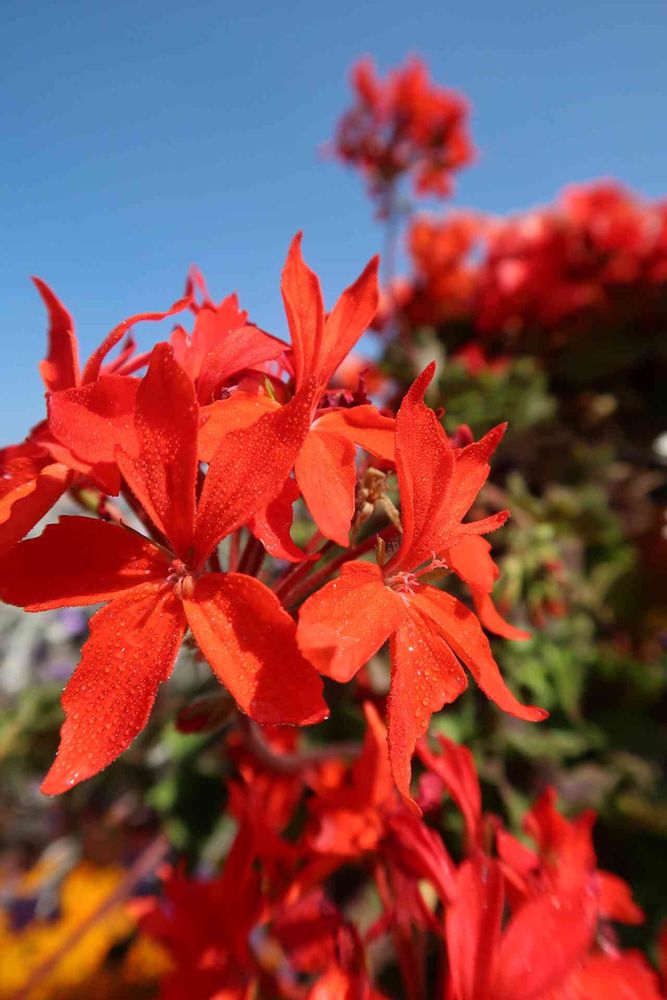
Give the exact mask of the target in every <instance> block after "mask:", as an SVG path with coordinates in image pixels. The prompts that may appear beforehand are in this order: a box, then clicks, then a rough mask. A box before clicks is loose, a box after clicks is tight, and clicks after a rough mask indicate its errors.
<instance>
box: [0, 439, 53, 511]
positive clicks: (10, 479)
mask: <svg viewBox="0 0 667 1000" xmlns="http://www.w3.org/2000/svg"><path fill="white" fill-rule="evenodd" d="M44 431H45V425H44V424H43V423H42V424H38V425H37V427H36V428H33V431H32V434H34V435H35V438H36V439H35V440H33V439H31V438H28V439H27V440H26V441H22V442H21V444H10V445H8V446H7V447H6V448H0V500H2V499H3V498H4V497H6V496H7V495H8V494H10V493H13V492H14V490H16V489H18V488H19V486H23V485H24V484H25V483H29V482H31V481H32V480H33V479H37V476H38V475H39V474H40V472H41V471H42V469H43V468H44V466H45V465H48V464H49V456H48V452H47V451H46V450H45V449H44V448H43V447H42V446H41V445H40V444H39V443H38V442H39V437H41V436H43V434H44ZM47 437H48V432H47Z"/></svg>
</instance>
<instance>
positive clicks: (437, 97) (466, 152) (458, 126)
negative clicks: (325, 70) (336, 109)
mask: <svg viewBox="0 0 667 1000" xmlns="http://www.w3.org/2000/svg"><path fill="white" fill-rule="evenodd" d="M351 82H352V88H353V91H354V97H355V103H354V105H353V106H352V107H351V108H350V109H349V110H348V111H346V113H345V114H344V115H343V117H342V118H341V119H340V121H339V123H338V128H337V131H336V136H335V139H334V142H333V150H334V152H335V153H336V155H337V156H339V157H340V158H341V159H342V160H343V161H344V162H346V163H349V164H351V165H352V166H354V167H356V168H358V169H359V170H361V172H362V173H363V175H364V177H365V178H366V181H367V183H368V190H369V192H370V194H371V196H372V197H373V198H374V199H375V200H376V202H377V204H378V209H379V213H380V216H383V215H386V213H387V212H388V211H390V203H391V202H392V200H393V189H394V187H395V185H396V183H397V182H398V181H400V180H401V179H402V178H403V177H410V178H411V181H412V186H413V190H414V192H415V194H417V195H420V196H424V195H440V196H441V195H445V194H449V193H450V191H451V189H452V178H453V174H454V173H455V172H456V171H457V170H460V169H461V168H462V167H465V166H466V165H467V164H468V163H470V162H471V161H472V159H473V155H474V153H473V147H472V143H471V141H470V137H469V135H468V123H467V117H468V105H467V103H466V101H465V99H464V98H463V97H462V96H461V95H460V94H458V93H456V92H455V91H452V90H446V89H445V88H443V87H440V86H438V85H437V84H435V83H434V82H433V81H432V80H431V79H430V75H429V71H428V68H427V67H426V66H425V64H424V63H423V62H422V61H421V60H420V59H417V58H412V59H409V60H407V62H406V63H405V65H404V66H402V67H401V68H400V69H395V70H390V72H389V73H388V74H387V76H386V78H385V79H384V80H382V79H380V78H379V77H378V75H377V72H376V70H375V66H374V64H373V61H372V60H371V59H370V58H366V59H361V60H360V61H359V62H358V63H356V65H355V66H354V68H353V70H352V78H351Z"/></svg>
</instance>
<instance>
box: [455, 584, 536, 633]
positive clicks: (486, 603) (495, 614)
mask: <svg viewBox="0 0 667 1000" xmlns="http://www.w3.org/2000/svg"><path fill="white" fill-rule="evenodd" d="M470 593H471V594H472V602H473V604H474V605H475V611H476V613H477V617H478V618H479V620H480V621H481V623H482V625H483V626H484V628H486V629H488V630H489V632H493V634H494V635H499V636H500V637H501V638H502V639H511V640H512V641H514V642H525V641H526V640H527V639H530V638H531V634H530V632H526V631H525V630H524V629H522V628H517V627H516V625H511V624H510V622H507V621H505V619H504V618H503V617H502V615H501V614H500V613H499V611H498V609H497V608H496V606H495V604H494V603H493V600H492V598H491V595H490V594H485V593H484V592H483V591H481V590H477V589H476V587H471V588H470Z"/></svg>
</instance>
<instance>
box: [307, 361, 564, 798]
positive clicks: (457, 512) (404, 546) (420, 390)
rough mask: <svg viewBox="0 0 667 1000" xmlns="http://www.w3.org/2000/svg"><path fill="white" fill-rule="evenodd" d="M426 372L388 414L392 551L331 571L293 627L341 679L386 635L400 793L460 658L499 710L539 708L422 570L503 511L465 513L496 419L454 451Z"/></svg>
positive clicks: (476, 626) (465, 613)
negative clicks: (394, 508) (520, 696)
mask: <svg viewBox="0 0 667 1000" xmlns="http://www.w3.org/2000/svg"><path fill="white" fill-rule="evenodd" d="M434 370H435V366H434V365H430V366H429V367H428V368H426V370H425V371H424V372H423V373H422V374H421V375H420V376H419V378H418V379H416V381H415V382H414V384H413V385H412V387H411V389H410V390H409V392H408V393H407V395H406V396H405V398H404V400H403V403H402V404H401V408H400V410H399V413H398V416H397V418H396V465H397V472H398V484H399V492H400V497H401V518H402V524H403V535H402V541H401V546H400V548H399V550H398V552H397V553H396V554H395V555H394V556H393V557H392V558H391V559H390V560H389V561H388V562H387V563H386V564H385V565H384V566H376V565H373V564H371V563H368V562H350V563H347V564H346V565H344V566H343V569H342V571H341V575H340V577H339V578H338V579H337V580H334V581H332V582H331V583H328V584H327V585H326V586H325V587H323V588H322V589H321V590H319V591H318V592H317V593H315V594H313V595H312V596H311V597H310V598H309V599H308V600H307V601H306V602H305V604H304V605H303V607H302V608H301V613H300V619H299V628H298V639H299V645H300V647H301V649H302V651H303V652H304V654H305V655H306V656H307V657H308V659H309V660H311V662H312V663H313V664H314V665H315V666H316V667H317V669H318V670H319V671H320V672H321V673H323V674H325V675H326V676H328V677H332V678H333V679H334V680H337V681H341V682H345V681H348V680H350V679H351V678H352V677H353V676H354V675H355V674H356V672H357V671H358V670H359V669H360V668H361V667H362V666H363V665H364V664H365V663H366V662H367V661H368V659H369V658H370V657H371V656H372V655H373V654H374V653H375V652H376V651H377V650H378V649H379V648H380V647H381V646H382V645H383V643H384V642H385V641H386V640H387V639H390V641H391V664H392V676H391V688H390V693H389V748H390V757H391V764H392V771H393V774H394V779H395V781H396V784H397V786H398V788H399V790H400V792H401V793H402V794H403V795H404V796H406V797H409V795H410V774H411V758H412V753H413V751H414V748H415V744H416V742H417V740H418V739H419V738H420V737H421V736H423V735H424V733H425V732H426V730H427V727H428V722H429V719H430V717H431V714H432V713H433V712H436V711H438V710H439V709H441V708H442V707H443V705H444V704H446V703H448V702H452V701H454V700H455V699H456V698H457V697H458V696H459V695H460V694H461V692H462V691H463V690H464V688H465V687H466V685H467V681H466V677H465V674H464V673H463V670H462V668H461V663H463V664H464V665H465V666H466V667H467V668H468V670H469V671H470V672H471V673H472V675H473V677H474V678H475V680H476V681H477V683H478V685H479V686H480V687H481V688H482V690H483V691H484V692H485V694H486V695H487V696H488V697H489V698H491V699H492V700H493V701H495V702H496V704H497V705H498V706H499V707H500V708H502V709H503V710H504V711H506V712H509V713H510V714H511V715H515V716H517V717H518V718H520V719H526V720H529V721H537V720H539V719H543V718H544V717H545V716H546V714H547V713H546V712H544V711H543V710H542V709H539V708H535V707H531V706H526V705H522V704H521V703H520V702H518V701H517V699H516V698H515V697H514V695H513V694H512V693H511V691H510V690H509V689H508V688H507V686H506V685H505V682H504V681H503V679H502V677H501V674H500V671H499V669H498V665H497V663H496V661H495V660H494V658H493V654H492V652H491V647H490V646H489V643H488V640H487V639H486V636H485V635H484V633H483V632H482V629H481V627H480V623H479V621H478V620H477V618H476V617H475V615H474V614H473V613H472V612H471V611H469V610H468V608H467V607H466V606H465V605H464V604H462V603H461V602H460V601H458V600H457V599H456V598H454V597H452V596H451V595H450V594H447V593H445V592H444V591H442V590H437V589H436V588H435V587H433V586H429V585H428V584H424V583H422V582H421V581H420V579H419V577H420V575H421V574H422V573H424V572H425V571H426V570H428V569H430V568H431V565H433V560H435V565H436V566H439V565H442V563H441V562H440V560H439V559H438V557H439V556H441V555H442V554H443V553H445V552H447V551H448V550H454V549H455V547H456V545H457V544H459V543H460V542H461V541H462V540H463V539H465V538H466V537H468V536H476V535H480V534H482V533H485V532H488V531H492V530H494V528H497V527H499V526H500V525H501V524H503V523H504V521H505V520H506V518H507V514H506V512H503V513H501V514H495V515H492V516H491V517H487V518H485V519H484V520H481V521H473V522H468V523H463V521H462V519H463V517H465V515H466V513H467V512H468V511H469V509H470V507H471V506H472V504H473V501H474V500H475V497H476V496H477V494H478V492H479V490H480V489H481V487H482V486H483V484H484V482H485V481H486V479H487V477H488V474H489V465H488V458H489V456H490V454H491V453H492V451H493V450H494V448H495V446H496V444H497V442H498V441H499V439H500V437H501V435H502V430H503V428H495V429H494V430H492V431H490V432H489V433H488V434H487V435H486V437H484V438H483V439H482V440H481V441H478V442H473V443H472V444H470V445H467V446H466V447H464V448H461V449H459V450H458V451H455V450H454V449H453V448H452V446H451V444H450V442H449V439H448V438H447V435H446V434H445V431H444V430H443V428H442V427H441V426H440V424H439V423H438V421H437V419H436V417H435V414H434V413H433V412H432V410H430V409H428V407H427V406H426V405H425V404H424V401H423V397H424V392H425V391H426V388H427V386H428V384H429V382H430V381H431V378H432V377H433V372H434ZM425 564H426V566H425V569H420V567H424V565H425ZM429 564H430V565H429Z"/></svg>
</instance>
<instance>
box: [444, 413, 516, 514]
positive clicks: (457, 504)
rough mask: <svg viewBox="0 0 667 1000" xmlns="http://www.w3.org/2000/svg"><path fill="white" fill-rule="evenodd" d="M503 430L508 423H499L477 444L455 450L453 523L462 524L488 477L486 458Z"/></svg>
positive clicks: (497, 443) (492, 450)
mask: <svg viewBox="0 0 667 1000" xmlns="http://www.w3.org/2000/svg"><path fill="white" fill-rule="evenodd" d="M506 429H507V424H498V426H497V427H494V428H493V429H492V430H490V431H489V432H488V434H485V435H484V437H483V438H482V439H481V440H480V441H473V443H472V444H469V445H466V447H465V448H460V449H459V450H457V452H456V462H455V464H454V477H453V481H452V491H451V512H450V517H451V519H452V520H453V521H461V520H462V519H463V518H464V517H465V515H466V514H467V513H468V511H469V510H470V508H471V507H472V505H473V503H474V502H475V498H476V497H477V494H478V493H479V491H480V490H481V488H482V486H483V485H484V483H485V482H486V480H487V479H488V478H489V472H490V471H491V466H490V465H489V459H490V457H491V455H493V453H494V451H495V450H496V448H497V447H498V445H499V444H500V442H501V441H502V439H503V435H504V433H505V431H506Z"/></svg>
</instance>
